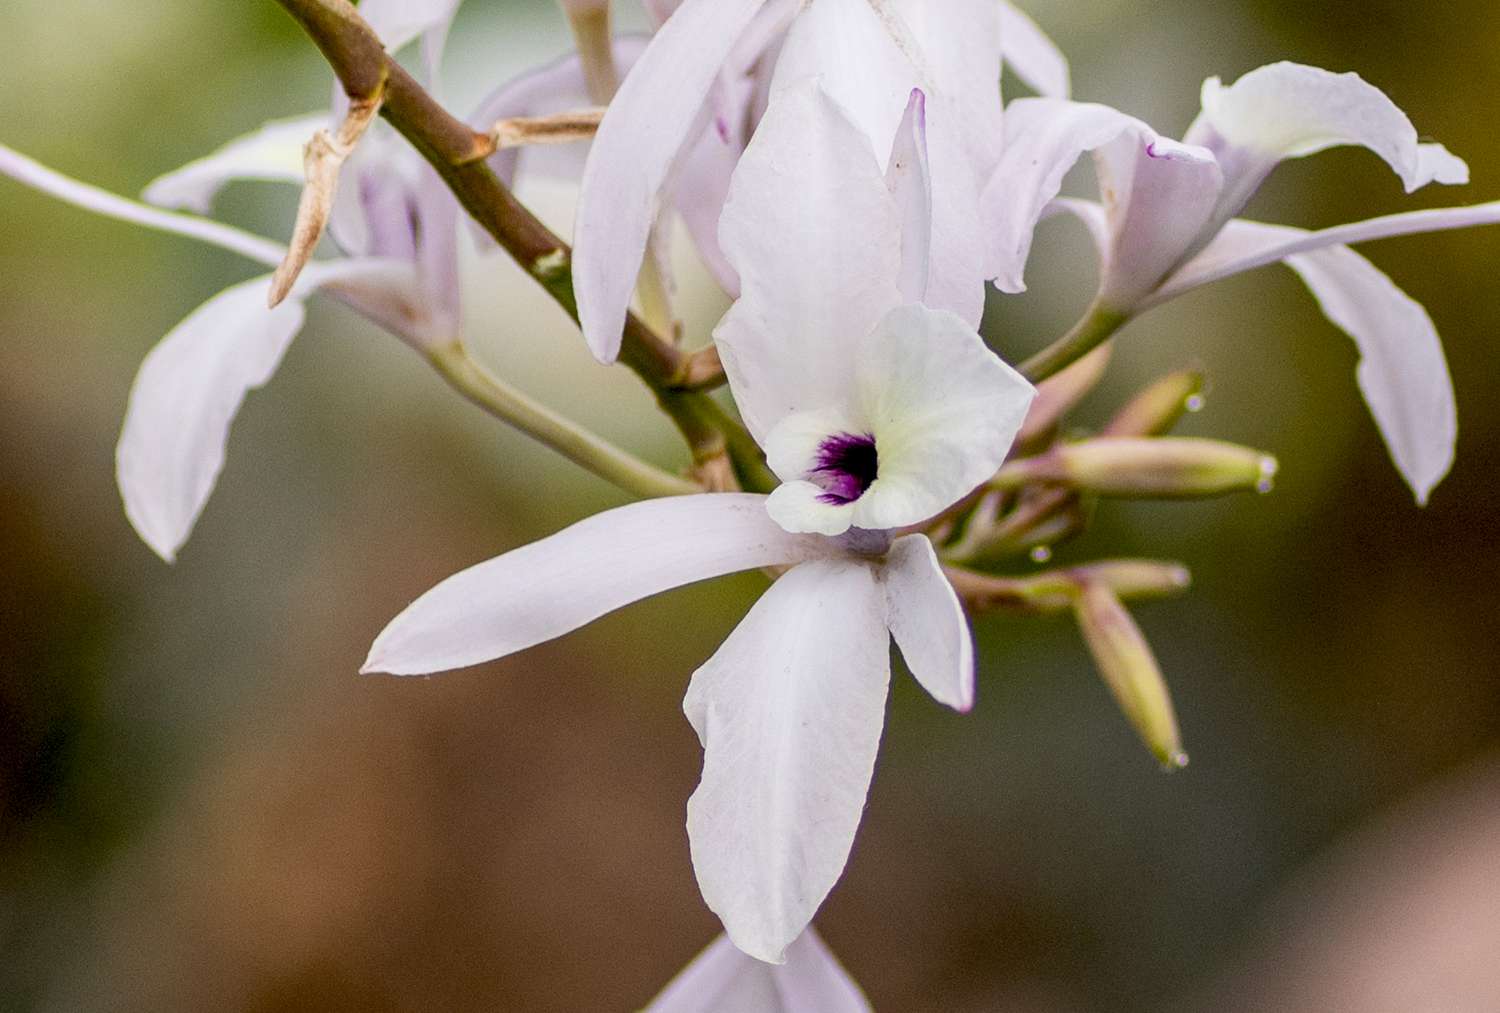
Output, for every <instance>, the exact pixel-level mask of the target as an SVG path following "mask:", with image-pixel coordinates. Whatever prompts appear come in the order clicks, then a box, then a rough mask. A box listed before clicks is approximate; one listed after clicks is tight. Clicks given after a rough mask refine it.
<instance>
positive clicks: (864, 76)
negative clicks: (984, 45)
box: [771, 0, 998, 165]
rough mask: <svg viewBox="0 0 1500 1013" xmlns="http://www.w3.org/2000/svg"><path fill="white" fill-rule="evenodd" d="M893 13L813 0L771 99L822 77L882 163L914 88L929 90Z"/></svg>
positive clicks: (858, 2) (862, 3)
mask: <svg viewBox="0 0 1500 1013" xmlns="http://www.w3.org/2000/svg"><path fill="white" fill-rule="evenodd" d="M894 17H895V15H893V14H892V13H890V12H887V11H881V12H877V11H876V10H875V8H874V7H873V5H872V4H871V3H870V2H869V0H817V2H816V3H814V4H812V5H810V6H808V7H807V8H805V9H804V10H803V12H802V14H801V15H800V16H799V17H798V18H797V20H796V21H795V22H793V24H792V28H791V31H790V32H789V33H788V34H787V37H786V44H785V45H784V46H783V47H782V50H781V55H780V56H779V57H778V58H777V60H776V76H775V79H774V80H773V82H772V85H771V101H772V102H773V103H774V102H775V101H776V96H777V95H779V94H780V93H781V92H783V91H786V90H789V89H796V88H800V87H802V86H804V84H805V82H807V81H808V80H810V79H813V78H818V79H820V80H821V81H822V84H823V89H824V91H825V92H826V93H827V94H828V96H829V97H830V98H832V99H833V101H834V102H836V103H837V104H838V106H839V107H840V108H841V109H842V110H843V111H844V113H845V114H846V115H847V116H848V117H849V119H850V120H852V121H853V122H854V124H855V125H856V126H857V127H858V128H859V130H860V131H862V132H863V133H864V135H865V137H866V138H868V141H869V144H870V147H871V148H872V149H873V150H874V152H875V158H876V160H877V161H878V162H879V164H881V165H885V164H886V162H887V161H888V160H889V159H890V154H891V145H892V144H893V143H894V141H895V138H896V129H897V127H899V126H900V124H901V119H902V116H903V114H904V112H905V110H906V105H907V100H908V99H909V98H910V96H911V93H912V89H914V88H923V90H924V91H926V90H928V89H927V88H926V87H924V85H926V82H925V81H924V80H923V78H922V76H921V75H920V74H919V73H918V69H917V67H916V66H915V65H914V64H913V63H912V59H911V56H910V55H909V53H908V52H903V51H902V47H901V46H900V45H899V44H898V43H897V40H896V38H895V34H896V33H902V32H903V31H904V26H897V25H896V24H895V23H894V22H893V19H894ZM997 89H998V85H997Z"/></svg>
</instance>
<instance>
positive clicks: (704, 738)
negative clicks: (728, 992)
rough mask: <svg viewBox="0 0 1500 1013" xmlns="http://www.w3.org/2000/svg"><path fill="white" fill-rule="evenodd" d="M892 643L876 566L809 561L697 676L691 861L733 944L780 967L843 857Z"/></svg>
mask: <svg viewBox="0 0 1500 1013" xmlns="http://www.w3.org/2000/svg"><path fill="white" fill-rule="evenodd" d="M889 682H890V648H889V638H888V636H887V634H886V625H885V597H884V594H883V593H882V591H881V588H880V585H879V584H878V583H877V582H876V579H875V575H874V573H873V571H872V570H871V568H870V566H869V565H867V564H865V563H862V562H856V561H853V560H847V559H830V560H822V561H816V562H809V563H804V564H802V565H800V566H797V567H794V568H793V569H792V570H791V571H790V572H788V573H787V574H786V575H785V576H783V577H782V578H781V579H780V580H778V581H777V582H776V583H775V584H773V585H772V586H771V589H770V590H769V591H767V592H766V593H765V595H764V596H762V598H761V599H760V601H759V602H757V603H756V605H755V607H754V608H753V609H751V610H750V614H749V615H747V616H746V617H745V619H744V621H742V622H741V623H740V625H739V627H738V628H737V629H736V630H735V631H734V632H733V633H731V634H730V635H729V639H728V640H726V641H725V642H724V644H723V646H722V647H720V648H719V650H718V651H717V652H716V653H715V654H714V656H713V657H712V658H710V659H709V660H708V661H707V662H706V663H705V664H704V665H703V667H702V668H700V669H698V671H697V672H696V673H694V675H693V680H692V684H691V685H690V686H689V687H688V692H687V697H686V699H685V700H684V701H683V710H684V711H685V712H686V714H687V716H688V720H689V721H690V722H692V725H693V728H694V730H695V731H697V733H698V738H699V740H700V741H701V742H702V743H703V750H704V757H703V779H702V781H701V782H700V783H699V785H698V789H697V790H696V791H695V792H694V793H693V797H692V798H691V799H690V800H689V801H688V821H687V825H688V839H689V841H690V842H691V844H692V854H693V867H694V869H695V870H696V872H697V875H698V884H699V887H700V888H701V889H702V891H703V898H704V900H705V901H706V902H707V904H708V906H709V908H710V909H712V910H713V912H714V913H715V914H717V915H718V916H719V918H720V919H721V920H722V921H723V922H724V928H725V930H726V931H727V932H728V933H729V937H730V938H731V939H732V940H734V943H735V945H736V946H738V947H739V948H740V949H741V950H744V951H745V952H746V953H748V954H749V955H750V956H752V957H755V958H757V959H759V960H764V961H768V962H770V963H782V962H783V961H784V960H785V959H786V953H785V951H786V949H787V947H788V946H789V945H790V944H791V943H792V941H793V940H795V939H796V938H797V937H798V936H799V935H800V934H801V933H802V931H803V930H804V929H805V928H806V927H807V925H808V923H809V922H810V921H811V920H812V916H813V914H814V913H815V912H816V911H817V909H818V907H819V905H821V904H822V902H823V898H824V897H826V896H827V895H828V891H829V890H830V889H832V888H833V884H834V883H835V882H836V881H837V880H838V878H839V875H840V874H841V873H842V872H843V870H844V865H845V863H846V862H847V861H848V858H849V850H850V848H851V847H852V846H853V843H854V833H855V830H856V828H857V827H858V826H859V820H860V815H861V813H862V812H863V810H864V805H865V796H866V794H867V793H868V791H869V787H870V778H871V776H872V774H873V773H874V769H875V754H876V751H877V749H878V748H879V745H880V733H881V729H882V727H883V725H884V723H885V699H886V690H887V686H888V685H889Z"/></svg>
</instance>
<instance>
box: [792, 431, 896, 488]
mask: <svg viewBox="0 0 1500 1013" xmlns="http://www.w3.org/2000/svg"><path fill="white" fill-rule="evenodd" d="M816 462H817V463H816V464H814V465H813V467H812V469H811V470H810V471H809V472H808V479H809V481H811V482H813V483H815V484H816V485H818V486H819V487H820V488H822V490H823V493H822V495H820V496H819V497H818V500H819V501H820V502H823V503H827V504H828V505H830V506H844V505H845V504H848V503H853V502H854V501H855V500H857V499H859V498H860V497H861V496H863V495H864V494H865V490H866V489H868V488H870V486H871V484H872V483H873V482H874V481H875V478H876V476H877V474H878V472H879V470H880V456H879V454H877V453H876V450H875V437H874V436H871V435H869V434H864V435H856V434H854V433H835V434H834V435H832V436H830V437H828V438H827V439H825V440H824V441H823V442H822V443H821V444H820V445H819V446H818V453H817V458H816Z"/></svg>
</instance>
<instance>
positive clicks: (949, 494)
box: [853, 306, 1036, 530]
mask: <svg viewBox="0 0 1500 1013" xmlns="http://www.w3.org/2000/svg"><path fill="white" fill-rule="evenodd" d="M857 382H858V389H859V395H858V400H857V402H856V405H857V411H856V417H858V418H860V419H862V420H864V421H865V423H866V424H867V425H868V426H869V430H868V431H869V432H870V433H872V434H873V435H874V437H875V445H876V448H877V450H878V453H879V462H880V463H879V472H878V476H877V477H876V479H875V481H874V482H873V483H872V484H871V485H870V486H869V488H868V490H867V491H866V492H865V494H864V495H863V496H861V497H860V498H859V499H858V500H857V501H856V502H855V504H854V515H853V524H854V526H856V527H860V528H866V529H869V530H884V529H889V528H900V527H905V526H907V525H910V524H916V523H918V522H920V521H924V520H927V519H928V518H931V517H933V516H935V515H936V514H938V513H941V512H942V511H943V510H945V509H947V508H948V507H949V506H952V505H953V504H954V503H956V502H957V501H958V500H959V499H960V498H962V497H963V496H965V495H966V494H968V493H969V492H970V491H972V490H973V489H974V488H976V487H977V486H978V485H979V484H980V483H982V482H984V481H986V480H987V479H989V478H990V477H991V476H992V475H994V473H995V471H996V470H998V469H999V467H1000V465H1001V463H1002V462H1003V461H1004V460H1005V455H1006V454H1007V453H1008V452H1009V451H1010V446H1011V443H1012V441H1013V440H1014V439H1015V435H1016V432H1017V431H1018V430H1019V429H1020V428H1021V423H1022V422H1023V421H1024V420H1025V418H1026V411H1027V409H1028V408H1029V407H1030V405H1031V400H1032V398H1033V397H1034V396H1035V395H1036V390H1035V388H1033V387H1032V386H1031V384H1030V383H1028V382H1027V381H1026V380H1025V378H1023V377H1022V376H1021V375H1020V374H1019V373H1017V372H1016V371H1015V370H1013V369H1011V368H1010V367H1009V366H1007V365H1006V364H1005V363H1004V362H1002V361H1001V360H1000V357H999V356H997V355H995V353H994V352H992V351H990V350H989V348H987V347H986V346H985V344H984V341H983V339H981V338H980V337H979V335H978V334H976V333H975V332H974V329H973V328H972V327H970V326H969V325H968V324H967V323H966V322H965V321H964V320H962V319H961V318H959V317H958V316H956V315H954V314H952V313H949V312H946V311H942V310H932V309H928V308H927V307H925V306H902V307H899V308H897V309H895V310H893V311H892V312H891V313H889V314H888V315H887V316H886V317H885V319H884V320H882V321H881V323H880V326H879V327H877V328H876V329H875V330H874V331H873V332H871V334H870V336H869V338H868V339H867V340H866V341H865V342H864V343H863V344H862V345H861V347H860V353H859V356H858V381H857Z"/></svg>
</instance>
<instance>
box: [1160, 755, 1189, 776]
mask: <svg viewBox="0 0 1500 1013" xmlns="http://www.w3.org/2000/svg"><path fill="white" fill-rule="evenodd" d="M1187 765H1188V754H1187V753H1184V752H1182V751H1181V750H1178V751H1177V752H1175V753H1169V754H1168V755H1167V756H1165V757H1163V758H1162V761H1161V769H1162V771H1163V772H1164V773H1168V774H1170V773H1172V772H1173V771H1174V770H1181V769H1182V768H1184V767H1186V766H1187Z"/></svg>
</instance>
